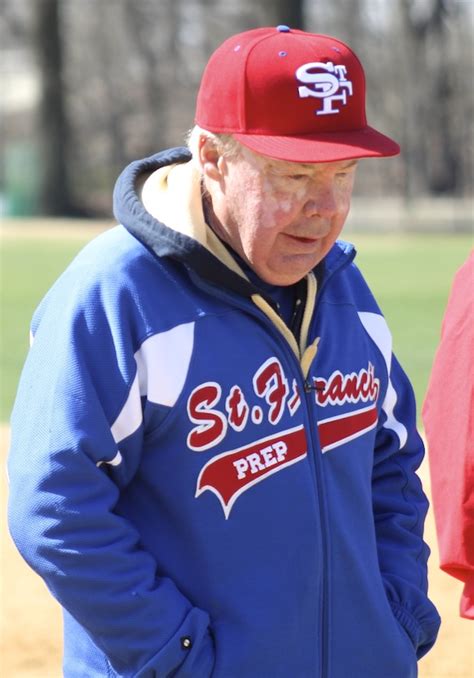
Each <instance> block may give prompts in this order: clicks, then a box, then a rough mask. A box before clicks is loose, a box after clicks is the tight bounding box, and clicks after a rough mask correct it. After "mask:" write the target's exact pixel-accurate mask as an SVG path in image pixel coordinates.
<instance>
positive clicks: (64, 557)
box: [9, 281, 214, 678]
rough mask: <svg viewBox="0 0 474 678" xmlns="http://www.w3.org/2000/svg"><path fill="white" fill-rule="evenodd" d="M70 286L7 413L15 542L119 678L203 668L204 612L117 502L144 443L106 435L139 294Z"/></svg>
mask: <svg viewBox="0 0 474 678" xmlns="http://www.w3.org/2000/svg"><path fill="white" fill-rule="evenodd" d="M77 287H78V285H77V281H76V283H73V284H70V285H67V284H66V283H64V282H63V283H62V284H60V285H59V286H56V288H53V291H52V292H50V294H49V296H48V299H47V300H46V301H45V302H44V303H43V304H42V306H41V308H40V310H39V312H38V314H37V316H36V318H35V321H34V331H35V338H34V342H33V345H32V347H31V350H30V353H29V356H28V358H27V361H26V364H25V367H24V370H23V374H22V377H21V381H20V386H19V390H18V394H17V399H16V403H15V407H14V412H13V415H12V444H11V450H10V455H9V479H10V498H9V525H10V530H11V533H12V536H13V539H14V541H15V542H16V545H17V547H18V549H19V551H20V552H21V553H22V555H23V557H24V558H25V559H26V561H27V562H28V563H29V565H30V566H31V567H32V568H33V569H34V570H36V572H37V573H38V574H39V575H40V576H41V577H42V578H43V579H44V581H45V582H46V584H47V586H48V588H49V589H50V591H51V592H52V594H53V595H54V596H55V597H56V598H57V600H58V601H59V602H60V604H61V605H62V606H63V607H64V608H65V609H66V610H67V611H68V613H69V614H70V615H72V616H73V617H74V618H75V620H76V621H77V622H79V623H80V624H81V625H82V626H83V627H84V628H85V629H86V631H87V633H88V634H89V635H90V637H91V638H92V640H93V642H94V643H95V644H96V646H97V647H98V648H100V650H102V651H103V652H104V653H105V655H106V657H107V658H108V660H109V662H110V664H111V665H112V667H113V668H114V670H115V671H116V672H117V673H118V674H119V675H121V676H126V677H131V676H134V677H136V678H151V677H152V676H156V675H160V676H164V675H171V674H172V675H176V676H179V677H183V678H184V677H185V676H209V675H210V674H211V671H212V666H213V662H214V650H213V641H212V638H211V635H210V631H209V616H208V614H207V613H206V612H205V611H203V610H200V609H198V608H196V607H194V606H193V605H192V603H191V602H190V601H189V600H188V599H187V598H186V597H185V596H184V595H183V594H182V593H181V592H180V591H179V590H178V588H177V587H176V585H175V584H174V583H173V581H171V580H170V579H167V578H160V577H159V576H157V572H156V570H157V567H156V562H155V560H154V558H153V556H152V555H151V554H150V553H148V552H147V551H145V550H144V549H143V548H142V546H141V545H140V540H139V535H138V533H137V531H136V529H135V528H134V526H133V525H132V524H131V523H130V522H129V521H127V520H126V519H125V518H124V517H121V516H120V515H119V513H118V512H116V510H115V507H116V504H117V500H118V498H119V494H120V490H121V489H122V488H123V487H125V486H126V484H127V483H128V482H129V481H130V480H131V478H132V477H133V475H134V473H135V471H136V470H137V468H138V466H139V463H140V455H141V449H142V440H143V427H142V425H141V424H140V423H139V422H137V425H136V427H135V430H134V431H133V433H131V434H130V435H128V437H126V438H125V439H123V440H117V438H119V436H117V434H116V433H115V435H114V432H115V429H114V422H115V420H116V417H117V413H118V412H120V411H121V410H122V408H123V404H124V402H125V401H126V400H127V399H129V398H130V397H132V396H133V393H132V391H133V383H134V377H135V373H136V365H135V361H134V352H133V343H134V341H137V340H138V339H139V338H137V337H133V331H134V330H133V322H132V320H131V318H132V316H133V314H136V305H137V303H138V302H137V300H134V299H132V298H131V297H130V295H127V294H121V295H120V294H117V293H116V292H115V291H114V292H111V291H110V290H108V289H100V288H97V289H93V290H92V291H91V290H89V292H88V293H87V295H86V296H87V298H86V299H83V298H82V296H84V295H83V294H82V292H80V291H78V290H77ZM131 394H132V395H131ZM134 397H135V398H137V399H138V404H139V405H140V399H139V398H140V396H139V393H138V394H135V396H134ZM115 423H116V422H115ZM115 428H117V426H116V427H115ZM119 428H120V427H119ZM118 458H121V459H122V463H121V464H120V466H119V467H117V469H115V467H114V460H117V459H118ZM112 471H113V473H112ZM185 638H189V639H190V641H191V642H190V643H189V642H183V639H185Z"/></svg>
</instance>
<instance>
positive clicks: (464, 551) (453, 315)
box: [422, 251, 474, 619]
mask: <svg viewBox="0 0 474 678" xmlns="http://www.w3.org/2000/svg"><path fill="white" fill-rule="evenodd" d="M422 414H423V423H424V426H425V432H426V437H427V441H428V455H429V461H430V473H431V493H432V502H433V509H434V515H435V521H436V530H437V534H438V544H439V551H440V566H441V569H443V570H444V571H445V572H447V573H448V574H450V575H452V576H453V577H456V578H457V579H460V580H461V581H463V582H464V583H465V587H464V593H463V597H462V600H461V615H462V616H463V617H468V618H470V619H474V251H473V252H471V255H470V257H469V259H468V260H467V261H466V263H465V264H464V265H463V266H462V267H461V268H460V269H459V271H458V272H457V273H456V276H455V278H454V282H453V286H452V289H451V294H450V297H449V301H448V305H447V307H446V312H445V316H444V319H443V326H442V331H441V341H440V344H439V347H438V350H437V352H436V355H435V359H434V363H433V369H432V373H431V377H430V382H429V385H428V390H427V393H426V398H425V402H424V404H423V413H422Z"/></svg>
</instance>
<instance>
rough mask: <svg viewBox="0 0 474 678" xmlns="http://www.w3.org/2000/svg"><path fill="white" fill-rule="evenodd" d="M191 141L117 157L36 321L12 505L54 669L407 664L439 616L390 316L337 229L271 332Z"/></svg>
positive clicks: (209, 671)
mask: <svg viewBox="0 0 474 678" xmlns="http://www.w3.org/2000/svg"><path fill="white" fill-rule="evenodd" d="M189 160H190V156H189V153H188V152H187V151H186V150H184V149H172V150H170V151H167V152H165V153H162V154H158V155H157V156H153V157H151V158H148V159H146V160H144V161H140V162H137V163H133V164H132V165H131V166H130V167H129V168H127V169H126V170H125V172H124V173H123V175H122V176H121V177H120V179H119V181H118V183H117V187H116V192H115V211H116V216H117V218H118V221H119V222H120V224H121V225H120V226H117V227H116V228H113V229H111V230H109V231H107V232H106V233H104V234H102V235H101V236H99V237H98V238H96V239H95V240H93V241H92V242H91V243H89V244H88V245H87V246H86V247H85V249H84V250H83V251H82V252H81V253H80V254H79V255H78V256H77V257H76V259H75V260H74V261H73V262H72V264H71V265H70V266H69V267H68V269H67V270H66V271H65V272H64V274H63V275H62V276H61V277H60V278H59V280H58V281H57V282H56V284H55V285H54V286H53V287H52V289H51V290H50V291H49V293H48V294H47V296H46V297H45V299H44V300H43V301H42V303H41V304H40V306H39V308H38V310H37V311H36V313H35V316H34V319H33V323H32V334H33V336H34V340H33V343H32V347H31V350H30V353H29V356H28V358H27V361H26V365H25V368H24V371H23V374H22V377H21V381H20V386H19V390H18V395H17V400H16V404H15V408H14V411H13V415H12V444H11V452H10V457H9V476H10V506H9V520H10V528H11V532H12V535H13V538H14V539H15V541H16V543H17V546H18V548H19V550H20V551H21V553H22V554H23V556H24V558H25V559H26V560H27V561H28V563H29V564H30V565H31V567H33V568H34V569H35V570H36V571H37V572H38V573H39V574H40V575H41V576H42V577H43V578H44V580H45V581H46V583H47V585H48V587H49V589H50V590H51V592H52V594H53V595H54V596H55V597H56V598H57V600H58V601H59V602H60V603H61V605H62V607H63V609H64V620H65V650H64V673H65V676H67V677H68V678H79V677H80V678H84V677H87V678H94V677H96V676H97V677H98V676H108V677H114V676H122V677H126V678H131V677H132V676H133V677H134V678H155V677H160V678H165V677H167V676H176V677H177V678H188V677H189V678H208V677H209V676H213V678H347V676H349V675H350V676H352V677H353V678H412V677H414V676H416V675H417V668H416V666H417V657H418V658H419V657H421V656H422V655H423V654H424V653H425V652H427V651H428V650H429V648H430V647H431V646H432V644H433V643H434V640H435V638H436V634H437V630H438V626H439V617H438V615H437V612H436V610H435V608H434V607H433V605H432V603H431V602H430V601H429V600H428V598H427V570H426V561H427V557H428V548H427V546H426V545H425V544H424V542H423V539H422V532H423V521H424V517H425V514H426V510H427V501H426V498H425V496H424V494H423V492H422V488H421V485H420V481H419V479H418V477H417V475H416V473H415V470H416V469H417V467H418V466H419V464H420V462H421V460H422V457H423V445H422V442H421V439H420V437H419V435H418V434H417V432H416V427H415V403H414V397H413V392H412V388H411V386H410V384H409V382H408V379H407V377H406V376H405V374H404V372H403V371H402V369H401V367H400V366H399V364H398V362H397V361H396V359H395V358H394V356H393V355H392V349H391V336H390V332H389V329H388V327H387V324H386V322H385V320H384V318H383V316H382V314H381V312H380V310H379V308H378V306H377V304H376V302H375V300H374V298H373V296H372V294H371V292H370V290H369V288H368V287H367V284H366V283H365V281H364V279H363V277H362V276H361V274H360V272H359V270H358V269H357V268H356V266H355V264H354V263H353V257H354V250H353V248H352V247H351V246H350V245H348V244H346V243H342V242H339V243H337V244H336V245H335V246H334V247H333V249H332V250H331V252H330V253H329V254H328V255H327V257H326V258H325V260H324V261H323V262H322V264H321V265H319V266H318V268H317V270H316V271H314V272H311V273H310V274H308V276H307V278H306V280H305V284H302V285H299V289H300V292H299V295H300V296H299V298H300V302H301V303H300V304H299V306H297V308H298V309H299V312H297V313H296V314H295V318H294V319H293V324H292V330H291V331H290V329H289V328H288V327H287V326H286V325H285V323H284V322H283V321H282V319H281V318H280V317H279V315H278V309H277V307H276V305H275V304H274V303H273V300H272V298H268V297H266V296H265V295H264V294H262V293H260V292H259V290H258V289H257V288H256V287H255V285H254V284H253V283H252V282H250V280H249V279H248V278H247V277H246V276H245V274H244V272H243V271H242V270H241V269H240V267H239V264H238V263H237V261H236V260H235V258H234V257H233V256H232V255H231V254H230V253H229V251H228V250H227V249H226V247H225V246H224V245H223V244H222V243H221V242H220V241H219V240H218V239H217V237H216V236H215V235H214V234H213V233H212V231H211V230H210V229H209V228H208V227H207V226H206V224H205V222H204V217H203V214H202V207H201V197H200V195H201V194H200V187H199V177H198V176H197V172H196V170H194V169H193V166H192V162H189ZM145 179H146V181H145ZM150 182H151V183H150ZM157 196H158V199H156V197H157ZM144 204H145V205H147V207H146V208H145V206H144Z"/></svg>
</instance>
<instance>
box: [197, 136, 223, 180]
mask: <svg viewBox="0 0 474 678" xmlns="http://www.w3.org/2000/svg"><path fill="white" fill-rule="evenodd" d="M198 152H199V164H200V165H201V169H202V173H203V174H204V176H206V177H208V178H209V179H213V180H214V181H221V180H222V176H223V173H224V167H225V159H224V157H223V156H222V155H221V154H220V152H219V151H218V149H217V146H216V143H215V141H214V140H213V139H210V138H209V137H208V136H206V135H204V134H203V135H201V136H200V137H199V142H198Z"/></svg>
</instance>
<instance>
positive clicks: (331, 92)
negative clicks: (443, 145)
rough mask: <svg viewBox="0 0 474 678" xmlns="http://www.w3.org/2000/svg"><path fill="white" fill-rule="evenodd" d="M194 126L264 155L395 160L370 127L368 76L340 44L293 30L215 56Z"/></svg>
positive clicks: (231, 42) (242, 41)
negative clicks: (385, 158)
mask: <svg viewBox="0 0 474 678" xmlns="http://www.w3.org/2000/svg"><path fill="white" fill-rule="evenodd" d="M195 122H196V124H197V125H199V126H200V127H202V128H203V129H207V130H209V131H210V132H215V133H222V134H230V135H232V136H233V137H234V138H235V139H236V140H237V141H239V142H240V143H242V144H243V145H244V146H247V147H248V148H250V149H252V150H253V151H255V152H257V153H260V154H262V155H266V156H270V157H272V158H277V159H280V160H288V161H292V162H305V163H312V162H331V161H336V160H348V159H351V158H367V157H382V156H391V155H397V154H398V153H399V152H400V147H399V145H398V144H397V143H396V142H395V141H393V140H392V139H390V138H389V137H387V136H385V135H384V134H382V133H381V132H378V131H377V130H375V129H374V128H373V127H369V125H368V124H367V119H366V114H365V75H364V70H363V68H362V64H361V63H360V61H359V59H358V58H357V56H356V55H355V54H354V52H352V50H351V49H349V47H348V46H347V45H345V44H344V43H343V42H341V41H340V40H336V38H332V37H330V36H327V35H316V34H313V33H306V32H305V31H300V30H293V29H290V28H288V26H277V27H276V28H256V29H253V30H250V31H246V32H244V33H239V34H237V35H234V36H232V37H231V38H228V39H227V40H226V41H225V42H224V43H222V45H221V46H220V47H218V48H217V50H216V51H215V52H214V53H213V54H212V55H211V57H210V59H209V62H208V64H207V66H206V68H205V71H204V74H203V77H202V80H201V85H200V88H199V92H198V97H197V105H196V116H195Z"/></svg>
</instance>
